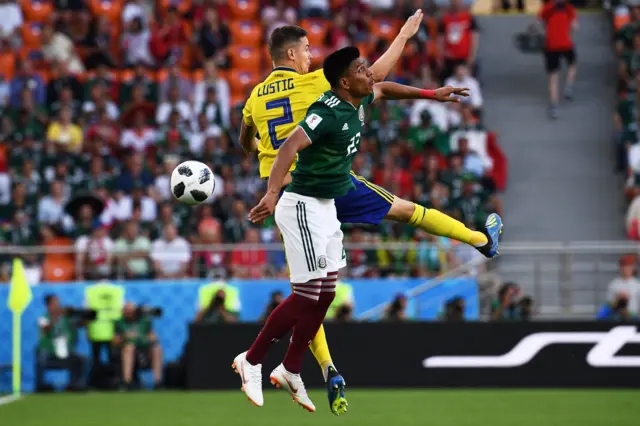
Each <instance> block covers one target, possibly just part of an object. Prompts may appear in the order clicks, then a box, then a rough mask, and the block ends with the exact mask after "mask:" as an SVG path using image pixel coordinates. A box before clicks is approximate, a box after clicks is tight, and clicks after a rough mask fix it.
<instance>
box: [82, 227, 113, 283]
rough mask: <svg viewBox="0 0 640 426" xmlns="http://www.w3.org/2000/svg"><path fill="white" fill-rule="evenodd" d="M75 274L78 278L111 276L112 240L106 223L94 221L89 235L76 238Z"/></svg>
mask: <svg viewBox="0 0 640 426" xmlns="http://www.w3.org/2000/svg"><path fill="white" fill-rule="evenodd" d="M75 251H76V274H77V276H78V279H81V280H82V279H90V280H91V279H103V278H108V277H110V276H111V266H112V261H113V240H111V238H110V237H109V234H108V229H107V227H106V225H103V224H101V223H95V224H94V226H93V231H92V233H91V235H90V236H87V235H83V236H81V237H80V238H78V239H77V240H76V244H75Z"/></svg>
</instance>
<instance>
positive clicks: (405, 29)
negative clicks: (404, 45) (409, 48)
mask: <svg viewBox="0 0 640 426" xmlns="http://www.w3.org/2000/svg"><path fill="white" fill-rule="evenodd" d="M422 17H423V14H422V9H418V10H416V13H414V14H413V15H411V16H410V17H409V19H407V22H405V23H404V25H403V26H402V29H401V30H400V35H401V36H404V37H406V38H407V39H410V38H411V37H413V36H414V35H416V33H417V32H418V29H419V28H420V24H421V23H422Z"/></svg>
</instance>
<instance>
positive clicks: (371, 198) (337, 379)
mask: <svg viewBox="0 0 640 426" xmlns="http://www.w3.org/2000/svg"><path fill="white" fill-rule="evenodd" d="M421 22H422V11H421V10H418V11H417V12H416V13H415V14H414V15H413V16H411V17H410V18H409V19H408V20H407V22H406V23H405V25H404V26H403V27H402V29H401V30H400V33H399V34H398V36H397V37H396V39H395V40H394V41H393V43H392V44H391V46H390V47H389V50H387V52H385V54H384V55H383V56H382V57H380V59H378V61H376V63H374V64H373V65H372V66H371V67H370V70H371V72H372V75H373V78H374V80H375V81H382V80H384V78H385V77H386V75H387V74H388V73H389V71H390V70H391V69H392V67H393V66H395V63H396V61H397V60H398V58H399V57H400V55H401V53H402V50H403V48H404V46H405V43H406V42H407V40H409V39H410V38H411V37H413V35H414V34H415V33H416V32H417V31H418V28H419V26H420V23H421ZM306 34H307V33H306V31H305V30H304V29H303V28H300V27H296V26H284V27H280V28H277V29H276V30H274V31H273V33H272V34H271V37H270V40H269V54H270V55H271V59H272V62H273V65H274V68H273V71H272V72H271V74H270V75H269V76H268V77H267V79H266V80H265V81H263V82H262V83H260V84H258V85H257V86H256V87H255V88H254V89H253V91H252V93H251V96H250V97H249V100H248V101H247V103H246V105H245V107H244V110H243V115H244V120H243V123H242V127H241V130H240V144H241V145H242V147H243V148H244V150H245V151H247V152H256V151H257V152H258V158H259V160H260V177H262V178H268V177H269V174H270V171H271V167H272V165H273V162H274V160H275V157H276V154H277V151H278V148H279V147H280V145H282V143H283V142H284V141H285V140H286V139H287V137H288V136H289V135H290V134H291V133H292V132H293V130H294V129H295V128H296V127H297V126H298V123H300V122H301V121H302V120H303V119H304V118H305V115H306V112H307V109H308V108H309V106H310V105H311V104H312V103H314V102H315V101H316V100H317V99H318V98H319V97H320V95H322V94H323V93H324V92H325V91H327V90H329V89H330V84H329V82H328V81H327V80H326V78H325V77H324V74H323V70H318V71H315V72H311V73H310V72H309V67H310V65H311V59H312V57H311V53H310V51H309V41H308V39H307V37H306ZM455 93H459V90H458V89H453V88H450V87H445V88H441V89H437V90H435V91H432V93H431V94H430V96H429V97H431V98H432V99H434V100H437V101H440V102H449V101H455V98H452V97H451V95H452V94H455ZM361 120H364V117H362V118H361ZM256 135H259V136H260V140H259V142H258V141H256ZM359 142H360V141H359V140H356V141H354V147H353V148H354V149H355V150H356V151H357V149H358V145H359ZM294 169H295V163H294V165H292V166H291V169H290V170H289V173H288V174H287V176H286V177H285V180H284V185H287V184H289V183H290V182H291V171H293V170H294ZM351 179H352V181H353V184H354V186H355V188H356V189H355V190H352V191H351V192H349V194H347V195H346V196H343V197H339V198H336V199H335V204H336V210H337V214H338V220H339V221H340V222H341V223H365V224H379V223H380V222H381V221H382V220H383V219H390V220H395V221H398V222H402V223H408V224H410V225H413V226H415V227H418V228H420V229H423V230H425V231H426V232H429V233H431V234H434V235H439V236H445V237H449V238H453V239H455V240H458V241H461V242H463V243H466V244H469V245H472V246H473V247H475V248H476V249H477V250H479V251H480V252H481V253H482V254H483V255H485V256H487V257H494V256H496V255H497V254H498V242H499V236H500V233H501V231H502V221H501V219H500V217H499V216H497V215H495V214H494V215H491V216H489V219H488V220H487V223H486V224H485V228H484V229H483V230H482V231H473V230H471V229H468V228H467V227H466V226H464V224H462V223H461V222H459V221H457V220H455V219H453V218H452V217H449V216H447V215H445V214H443V213H441V212H439V211H437V210H434V209H427V208H425V207H423V206H420V205H417V204H415V203H413V202H411V201H407V200H404V199H401V198H399V197H396V196H394V195H393V194H391V193H390V192H388V191H386V190H384V189H383V188H381V187H379V186H377V185H374V184H372V183H370V182H368V181H367V180H366V179H364V178H363V177H360V176H357V175H355V174H354V173H353V172H352V173H351ZM320 261H321V259H319V260H318V262H320ZM310 349H311V352H312V353H313V355H314V357H315V358H316V360H317V361H318V363H319V364H320V367H321V368H322V372H323V375H324V378H325V382H326V383H327V391H328V397H329V406H330V408H331V411H332V412H333V413H334V414H338V415H339V414H341V413H343V412H345V411H346V406H347V404H346V399H345V397H344V387H345V381H344V379H343V378H342V376H340V374H339V373H338V371H337V369H336V368H335V366H334V365H333V362H332V360H331V355H330V353H329V348H328V345H327V341H326V337H325V333H324V329H323V328H322V327H321V328H320V330H319V331H318V334H317V335H316V337H315V338H314V339H313V341H312V342H311V345H310ZM260 358H261V357H260V356H259V354H257V353H256V350H255V348H253V347H252V349H250V350H249V351H248V352H247V354H246V362H248V363H249V364H251V365H255V364H256V363H259V361H257V360H259V359H260ZM252 360H254V362H252Z"/></svg>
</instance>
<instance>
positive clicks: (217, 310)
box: [195, 289, 238, 324]
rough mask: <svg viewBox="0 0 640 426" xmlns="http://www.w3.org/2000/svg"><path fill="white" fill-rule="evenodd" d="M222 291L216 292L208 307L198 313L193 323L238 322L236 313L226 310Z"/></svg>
mask: <svg viewBox="0 0 640 426" xmlns="http://www.w3.org/2000/svg"><path fill="white" fill-rule="evenodd" d="M225 299H226V293H225V291H224V289H220V290H218V291H217V292H216V293H215V295H214V297H213V298H212V299H211V302H210V304H209V306H207V307H206V308H205V309H202V310H200V311H198V313H197V314H196V318H195V322H200V323H205V324H225V323H232V322H236V321H237V320H238V313H237V312H232V311H229V310H227V306H226V303H225V301H226V300H225Z"/></svg>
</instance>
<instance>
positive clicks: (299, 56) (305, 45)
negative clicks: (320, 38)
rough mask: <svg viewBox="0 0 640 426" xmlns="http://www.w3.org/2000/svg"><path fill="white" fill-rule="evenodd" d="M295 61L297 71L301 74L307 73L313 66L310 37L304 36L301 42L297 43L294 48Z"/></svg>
mask: <svg viewBox="0 0 640 426" xmlns="http://www.w3.org/2000/svg"><path fill="white" fill-rule="evenodd" d="M292 50H293V61H294V63H295V67H296V71H298V73H300V74H306V73H308V72H309V68H311V59H312V58H313V57H312V56H311V50H309V39H308V38H306V37H302V38H301V39H300V42H299V43H296V44H295V45H294V46H293V48H292Z"/></svg>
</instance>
